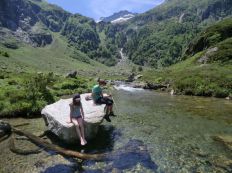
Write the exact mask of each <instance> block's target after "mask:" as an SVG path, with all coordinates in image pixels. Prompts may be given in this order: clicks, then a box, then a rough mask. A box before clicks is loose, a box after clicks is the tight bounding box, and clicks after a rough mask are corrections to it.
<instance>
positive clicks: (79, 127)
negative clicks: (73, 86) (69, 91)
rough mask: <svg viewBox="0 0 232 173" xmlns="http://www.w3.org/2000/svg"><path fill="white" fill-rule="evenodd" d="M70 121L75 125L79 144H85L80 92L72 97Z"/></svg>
mask: <svg viewBox="0 0 232 173" xmlns="http://www.w3.org/2000/svg"><path fill="white" fill-rule="evenodd" d="M69 106H70V123H73V124H74V125H75V126H76V131H77V134H78V136H79V138H80V142H81V145H86V144H87V141H86V140H85V131H84V123H83V119H84V111H83V108H82V104H81V98H80V94H76V95H75V96H74V97H73V101H72V103H70V105H69Z"/></svg>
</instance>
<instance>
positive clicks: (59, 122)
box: [41, 93, 105, 143]
mask: <svg viewBox="0 0 232 173" xmlns="http://www.w3.org/2000/svg"><path fill="white" fill-rule="evenodd" d="M89 95H90V93H87V94H81V102H82V106H83V110H84V124H85V135H86V138H87V139H92V138H94V137H95V136H96V134H97V132H98V128H99V125H100V124H101V123H102V121H103V117H104V114H105V113H104V107H105V105H95V104H94V103H93V100H89V101H86V100H85V97H86V96H89ZM71 102H72V98H71V99H61V100H59V101H58V102H56V103H54V104H51V105H47V106H46V107H45V108H44V109H43V110H42V112H41V114H42V115H43V117H44V120H45V123H46V124H47V126H48V129H49V130H51V131H52V132H53V133H54V134H55V135H57V136H58V137H59V138H60V139H62V140H64V141H65V142H67V143H76V142H79V137H78V135H77V132H76V129H75V126H74V125H73V124H72V123H67V122H68V121H69V120H70V119H69V117H70V107H69V104H70V103H71Z"/></svg>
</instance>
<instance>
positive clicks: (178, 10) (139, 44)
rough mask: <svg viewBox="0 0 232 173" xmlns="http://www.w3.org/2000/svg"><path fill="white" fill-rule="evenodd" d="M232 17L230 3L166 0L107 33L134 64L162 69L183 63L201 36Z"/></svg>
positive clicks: (112, 27) (208, 0)
mask: <svg viewBox="0 0 232 173" xmlns="http://www.w3.org/2000/svg"><path fill="white" fill-rule="evenodd" d="M231 15H232V2H231V1H230V0H224V1H221V0H201V1H200V0H185V1H182V0H166V1H165V2H164V3H163V4H161V5H160V6H158V7H156V8H154V9H152V10H150V11H148V12H146V13H144V14H141V15H138V16H136V17H135V18H133V19H131V20H130V21H128V22H127V23H123V24H117V25H113V26H110V29H108V30H106V32H107V35H108V37H109V38H111V39H112V40H113V41H112V43H113V44H117V45H119V47H124V51H125V52H126V53H127V55H128V56H129V58H130V59H131V60H132V61H133V62H135V63H136V64H139V65H145V66H152V67H155V68H160V67H163V66H169V65H171V64H174V63H176V62H178V61H180V60H181V57H182V56H183V54H184V53H185V49H186V47H187V46H188V44H189V43H190V41H191V40H192V39H194V38H195V36H196V35H197V34H198V33H199V32H201V31H202V30H203V29H204V28H206V27H207V26H210V25H212V24H214V23H215V22H216V21H220V20H222V19H223V18H226V17H229V16H231ZM112 33H113V34H112ZM119 38H120V39H119ZM118 40H123V41H121V42H120V41H118Z"/></svg>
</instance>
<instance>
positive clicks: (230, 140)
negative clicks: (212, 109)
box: [213, 135, 232, 151]
mask: <svg viewBox="0 0 232 173" xmlns="http://www.w3.org/2000/svg"><path fill="white" fill-rule="evenodd" d="M213 138H214V140H216V141H219V142H221V143H222V144H224V145H225V146H226V147H227V148H228V149H229V150H231V151H232V136H229V135H219V136H214V137H213Z"/></svg>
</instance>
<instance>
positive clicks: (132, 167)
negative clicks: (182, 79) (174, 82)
mask: <svg viewBox="0 0 232 173" xmlns="http://www.w3.org/2000/svg"><path fill="white" fill-rule="evenodd" d="M117 89H118V90H115V91H114V92H113V96H114V100H115V102H116V105H115V108H116V109H115V113H116V114H117V117H112V118H111V119H112V123H107V122H104V123H103V125H102V126H101V127H100V131H99V135H98V138H97V139H95V140H93V141H89V143H90V144H89V145H88V146H87V147H85V148H82V152H89V153H101V152H110V151H126V150H127V149H129V148H130V147H131V146H133V147H135V148H136V147H137V148H139V147H141V146H142V147H144V146H145V147H146V148H147V153H142V154H136V153H127V154H124V153H123V152H118V153H119V154H118V156H117V157H113V159H112V160H110V161H103V162H93V161H84V162H83V163H82V168H83V170H82V171H83V172H91V173H92V172H120V171H122V172H142V173H143V172H158V173H163V172H165V173H166V172H167V173H168V172H178V173H179V172H183V173H185V172H199V173H200V172H205V173H208V172H230V171H231V169H232V168H231V167H232V153H231V150H229V149H227V148H226V147H225V146H224V145H223V144H221V143H220V142H217V141H215V140H214V139H213V136H217V135H230V136H232V102H231V101H228V100H223V99H216V98H203V97H190V96H171V95H169V94H166V93H158V92H154V91H147V90H146V91H145V90H141V89H138V90H137V89H130V88H128V87H127V86H126V87H124V86H120V87H119V88H117ZM8 121H9V122H10V123H12V124H19V123H22V122H29V123H30V125H29V126H25V127H21V128H24V129H25V130H28V131H30V132H33V133H37V134H38V133H40V132H42V131H43V129H44V128H45V127H44V123H43V121H42V119H30V120H25V119H11V120H8ZM50 140H52V141H53V142H54V143H57V144H59V145H61V146H63V147H66V148H71V149H76V150H78V151H80V150H81V149H80V146H67V145H65V144H62V143H60V142H59V141H58V140H57V139H55V138H54V137H52V136H51V137H50ZM16 143H17V146H18V147H21V148H28V147H29V146H30V148H33V147H34V148H36V147H35V146H34V145H33V144H31V143H29V142H27V141H25V140H17V141H16ZM125 153H126V152H125ZM0 157H1V160H0V172H17V173H20V172H47V173H51V172H67V173H68V172H78V167H77V164H76V160H74V159H70V158H64V157H62V156H59V155H57V154H55V153H53V152H45V151H42V152H41V153H40V154H32V155H27V156H22V155H16V154H14V153H12V152H10V151H9V148H8V142H7V141H4V142H3V143H0ZM226 163H230V164H229V166H228V164H227V165H226Z"/></svg>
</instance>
